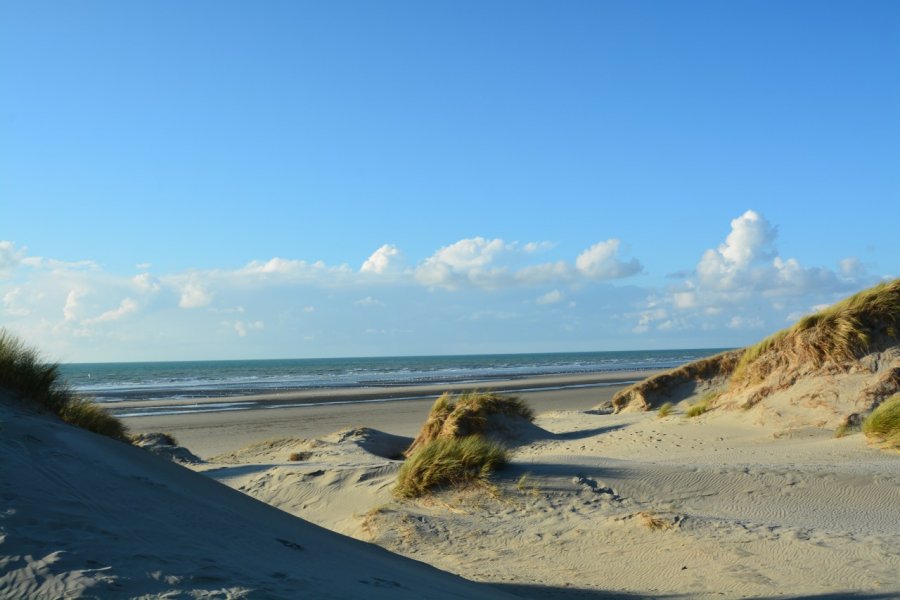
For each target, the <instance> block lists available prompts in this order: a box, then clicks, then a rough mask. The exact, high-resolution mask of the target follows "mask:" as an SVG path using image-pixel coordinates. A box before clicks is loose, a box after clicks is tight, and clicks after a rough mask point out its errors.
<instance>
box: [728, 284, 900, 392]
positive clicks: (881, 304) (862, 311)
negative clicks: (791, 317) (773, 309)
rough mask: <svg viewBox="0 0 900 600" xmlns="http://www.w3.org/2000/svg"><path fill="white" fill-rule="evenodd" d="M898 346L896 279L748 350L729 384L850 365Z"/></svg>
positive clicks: (899, 317) (899, 321) (899, 294)
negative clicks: (789, 370) (790, 370)
mask: <svg viewBox="0 0 900 600" xmlns="http://www.w3.org/2000/svg"><path fill="white" fill-rule="evenodd" d="M898 342H900V279H895V280H893V281H890V282H885V283H882V284H879V285H876V286H875V287H873V288H869V289H867V290H863V291H862V292H859V293H858V294H854V295H853V296H850V297H849V298H845V299H844V300H842V301H840V302H838V303H836V304H833V305H832V306H829V307H828V308H826V309H824V310H822V311H819V312H817V313H815V314H812V315H808V316H806V317H803V318H802V319H800V320H799V321H797V322H796V323H795V324H794V325H792V326H791V327H789V328H787V329H783V330H781V331H779V332H777V333H775V334H773V335H771V336H769V337H767V338H766V339H764V340H762V341H761V342H759V343H757V344H754V345H753V346H749V347H747V348H746V349H745V350H744V352H743V354H742V355H741V357H740V360H739V361H738V363H737V365H736V366H735V368H734V372H733V373H732V376H731V381H732V384H752V383H755V382H758V381H762V380H763V379H764V378H765V377H766V376H767V375H768V374H769V373H771V372H772V371H774V370H776V369H778V368H781V367H796V366H801V365H812V366H813V367H815V368H818V367H821V366H822V365H824V364H825V363H826V362H831V363H833V364H835V365H844V364H847V363H850V362H852V361H854V360H856V359H858V358H860V357H862V356H864V355H865V354H867V353H868V352H871V351H876V350H881V349H884V348H887V347H889V346H894V345H897V343H898Z"/></svg>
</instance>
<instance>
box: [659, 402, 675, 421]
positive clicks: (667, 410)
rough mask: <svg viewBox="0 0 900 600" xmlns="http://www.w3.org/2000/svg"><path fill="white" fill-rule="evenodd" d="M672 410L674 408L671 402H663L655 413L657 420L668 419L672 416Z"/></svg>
mask: <svg viewBox="0 0 900 600" xmlns="http://www.w3.org/2000/svg"><path fill="white" fill-rule="evenodd" d="M674 408H675V406H674V405H673V404H672V403H671V402H663V403H662V405H661V406H660V407H659V410H658V411H657V413H656V416H657V418H659V419H663V418H665V417H668V416H669V415H671V414H672V410H673V409H674Z"/></svg>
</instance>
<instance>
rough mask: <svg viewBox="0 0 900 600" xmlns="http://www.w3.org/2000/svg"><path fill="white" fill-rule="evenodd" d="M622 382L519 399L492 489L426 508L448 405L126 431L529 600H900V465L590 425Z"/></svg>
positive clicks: (164, 423) (716, 430) (660, 428)
mask: <svg viewBox="0 0 900 600" xmlns="http://www.w3.org/2000/svg"><path fill="white" fill-rule="evenodd" d="M632 376H633V374H627V377H628V379H631V378H632ZM610 377H611V376H609V375H604V376H602V378H601V379H602V381H597V380H593V379H592V378H586V379H584V380H582V381H575V380H570V379H566V381H555V382H551V381H543V382H542V384H544V385H546V386H547V387H545V388H544V389H539V390H531V391H520V392H518V393H519V395H520V396H521V397H522V398H524V399H525V400H526V401H527V402H528V403H529V404H530V405H531V406H532V407H533V408H534V410H535V412H536V413H537V414H538V416H537V419H536V420H535V423H534V425H533V427H530V428H528V429H527V430H523V431H521V432H519V434H518V437H517V438H516V439H515V441H514V443H513V454H512V461H511V464H510V465H509V466H507V467H506V468H504V469H503V470H502V471H500V472H499V473H497V474H496V477H495V478H494V487H493V489H492V490H491V491H490V492H485V491H484V490H478V489H474V490H473V489H469V490H457V491H445V492H441V493H438V494H436V495H434V496H432V497H429V498H425V499H421V500H398V499H397V498H395V497H394V496H393V495H392V493H391V491H392V489H393V485H394V482H395V479H396V474H397V470H398V468H399V466H400V461H398V460H395V457H396V455H397V454H398V453H399V452H400V451H402V449H403V448H404V447H405V446H406V445H407V444H408V443H409V442H410V440H411V437H412V436H414V435H415V434H416V432H417V431H418V429H419V428H420V427H421V425H422V423H423V421H424V419H425V417H426V415H427V412H428V409H429V407H430V405H431V404H432V402H433V399H432V398H426V399H420V400H389V401H385V402H371V403H358V404H356V403H354V404H330V405H322V404H321V401H322V400H329V399H330V400H333V399H334V398H336V397H338V398H342V399H348V398H347V397H346V392H344V393H342V394H333V395H326V396H324V397H317V398H315V399H313V398H305V399H303V400H307V401H308V402H310V403H312V404H318V405H306V406H294V407H290V408H278V409H269V410H266V409H256V410H247V411H234V412H221V413H217V412H210V413H196V414H190V415H168V416H154V417H143V418H134V419H127V420H126V421H127V423H128V425H129V426H130V427H131V429H132V430H133V431H151V430H155V431H165V432H168V433H171V434H173V435H175V437H177V438H178V440H179V443H180V444H182V445H184V446H186V447H187V448H188V449H190V450H191V451H192V452H194V453H195V454H197V455H198V456H200V457H201V458H202V459H204V462H202V463H201V464H198V465H193V466H192V468H194V469H196V470H197V471H200V472H202V473H204V474H205V475H206V476H208V477H210V478H212V479H214V480H216V481H219V482H221V483H224V484H226V485H228V486H230V487H232V488H235V489H237V490H240V491H242V492H244V493H245V494H248V495H250V496H253V497H255V498H257V499H259V500H262V501H264V502H266V503H268V504H270V505H273V506H275V507H277V508H280V509H282V510H284V511H286V512H289V513H291V514H294V515H296V516H299V517H302V518H303V519H305V520H308V521H310V522H312V523H315V524H317V525H320V526H322V527H325V528H327V529H331V530H333V531H336V532H338V533H341V534H344V535H348V536H351V537H355V538H357V539H360V540H363V541H368V542H372V543H375V544H377V545H379V546H382V547H384V548H386V549H388V550H390V551H391V552H395V553H397V554H399V555H403V556H407V557H410V558H414V559H416V560H420V561H424V562H426V563H428V564H431V565H433V566H436V567H437V568H439V569H441V570H444V571H449V572H451V573H454V574H457V575H460V576H462V577H464V578H466V579H470V580H474V581H476V582H482V583H485V584H490V585H491V586H492V587H493V589H496V590H498V591H502V592H507V593H512V594H515V595H518V596H521V597H531V598H537V597H541V598H545V597H549V598H608V597H617V598H619V597H624V598H645V597H678V598H749V597H753V598H801V597H802V598H838V597H851V596H852V597H855V598H869V599H875V598H878V599H882V598H895V597H900V576H898V573H900V555H898V553H897V551H896V540H897V539H898V536H900V520H898V519H897V518H896V515H897V512H896V507H897V506H898V505H900V461H898V460H897V455H896V453H890V452H883V451H880V450H877V449H874V448H871V447H869V446H868V445H867V443H866V441H865V439H864V437H863V436H862V435H860V434H856V435H849V436H846V437H843V438H840V439H838V438H835V437H834V435H833V432H832V431H830V430H824V429H817V428H810V427H806V428H803V427H800V428H784V427H782V428H779V427H773V426H761V425H759V424H757V423H755V422H753V420H752V419H750V418H749V417H748V415H746V414H744V413H741V412H728V413H722V414H707V415H703V416H701V417H699V418H694V419H688V418H686V417H685V416H684V412H685V408H686V406H685V405H678V406H676V408H675V410H674V411H673V414H672V415H671V416H668V417H665V418H659V417H658V416H657V414H656V412H639V413H622V414H609V413H608V412H607V411H603V410H591V408H592V407H596V406H597V405H603V404H604V402H605V401H606V400H608V399H609V398H611V397H612V395H613V394H614V393H615V392H616V391H617V390H618V389H621V388H622V387H623V386H624V383H621V382H617V381H615V379H614V378H612V379H611V378H610ZM498 383H499V382H498ZM598 383H601V384H612V385H603V386H602V387H596V384H598ZM540 384H541V383H540V382H539V385H540ZM565 384H570V385H584V387H571V388H564V389H559V387H560V386H561V385H565ZM506 385H513V386H520V387H525V388H533V387H535V382H533V381H529V382H505V383H502V384H500V385H498V386H497V387H498V388H500V389H508V388H506V387H505V386H506ZM479 387H481V388H482V389H483V387H484V386H479ZM439 391H441V390H436V389H435V390H425V391H422V390H419V391H418V392H422V393H425V392H429V393H431V392H433V393H434V394H437V393H438V392H439ZM405 392H409V390H408V389H406V390H405ZM418 392H417V393H418ZM366 393H367V394H368V393H372V392H366ZM377 393H378V394H383V395H382V396H380V398H382V399H383V398H389V397H390V394H395V393H398V390H383V391H380V392H377ZM229 400H232V401H233V400H234V399H233V398H232V399H229ZM283 400H284V398H279V399H271V398H270V399H264V401H266V402H282V401H283ZM211 401H212V400H211ZM292 454H294V455H297V456H301V457H302V459H301V460H298V461H292V460H289V457H290V456H291V455H292Z"/></svg>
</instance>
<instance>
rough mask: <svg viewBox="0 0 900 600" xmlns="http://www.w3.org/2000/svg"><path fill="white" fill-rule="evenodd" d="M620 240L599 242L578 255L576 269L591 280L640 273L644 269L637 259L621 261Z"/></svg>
mask: <svg viewBox="0 0 900 600" xmlns="http://www.w3.org/2000/svg"><path fill="white" fill-rule="evenodd" d="M619 245H620V242H619V240H617V239H615V238H613V239H609V240H606V241H605V242H598V243H596V244H594V245H593V246H591V247H590V248H588V249H587V250H585V251H584V252H582V253H581V254H579V255H578V258H577V259H575V266H576V268H577V269H578V270H579V271H580V272H581V273H582V274H584V275H585V276H587V277H589V278H591V279H597V280H606V279H619V278H621V277H628V276H629V275H634V274H636V273H640V272H641V269H643V267H642V266H641V263H639V262H638V261H637V259H631V260H630V261H628V262H625V261H622V260H619V258H618V253H619Z"/></svg>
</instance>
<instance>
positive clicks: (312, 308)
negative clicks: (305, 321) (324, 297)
mask: <svg viewBox="0 0 900 600" xmlns="http://www.w3.org/2000/svg"><path fill="white" fill-rule="evenodd" d="M303 312H305V313H311V312H316V307H315V306H304V307H303Z"/></svg>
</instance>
